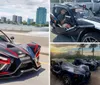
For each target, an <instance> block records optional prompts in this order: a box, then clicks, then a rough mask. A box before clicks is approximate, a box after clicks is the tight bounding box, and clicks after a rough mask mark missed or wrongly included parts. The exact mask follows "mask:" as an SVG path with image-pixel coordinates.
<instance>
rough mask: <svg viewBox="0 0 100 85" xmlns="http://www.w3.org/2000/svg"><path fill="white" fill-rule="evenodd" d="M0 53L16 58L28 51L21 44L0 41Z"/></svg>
mask: <svg viewBox="0 0 100 85" xmlns="http://www.w3.org/2000/svg"><path fill="white" fill-rule="evenodd" d="M0 53H3V54H5V55H9V56H13V57H15V58H18V55H20V54H28V52H27V51H26V50H25V49H24V48H23V47H22V46H21V45H15V44H12V43H8V42H3V43H1V42H0Z"/></svg>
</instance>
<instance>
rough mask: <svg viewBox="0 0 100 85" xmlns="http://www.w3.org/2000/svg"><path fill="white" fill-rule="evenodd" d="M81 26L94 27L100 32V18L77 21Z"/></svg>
mask: <svg viewBox="0 0 100 85" xmlns="http://www.w3.org/2000/svg"><path fill="white" fill-rule="evenodd" d="M77 22H78V24H79V25H94V27H95V28H96V29H99V30H100V18H99V17H88V18H79V19H77Z"/></svg>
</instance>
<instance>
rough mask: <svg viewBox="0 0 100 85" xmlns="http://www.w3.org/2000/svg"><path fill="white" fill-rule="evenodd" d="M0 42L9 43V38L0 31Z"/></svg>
mask: <svg viewBox="0 0 100 85" xmlns="http://www.w3.org/2000/svg"><path fill="white" fill-rule="evenodd" d="M0 42H10V40H9V38H8V37H7V36H6V35H5V34H4V33H3V32H2V31H0Z"/></svg>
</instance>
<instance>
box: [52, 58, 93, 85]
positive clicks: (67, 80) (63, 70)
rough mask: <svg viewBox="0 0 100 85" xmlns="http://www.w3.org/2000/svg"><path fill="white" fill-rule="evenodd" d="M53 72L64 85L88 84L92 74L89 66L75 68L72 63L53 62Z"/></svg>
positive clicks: (53, 60)
mask: <svg viewBox="0 0 100 85" xmlns="http://www.w3.org/2000/svg"><path fill="white" fill-rule="evenodd" d="M51 72H52V73H53V74H54V75H55V76H56V77H57V78H59V79H61V80H62V81H63V84H64V85H80V84H84V83H88V81H89V79H90V76H91V72H90V70H89V67H88V66H85V65H80V66H75V65H73V64H71V63H68V62H64V61H59V60H55V59H52V60H51Z"/></svg>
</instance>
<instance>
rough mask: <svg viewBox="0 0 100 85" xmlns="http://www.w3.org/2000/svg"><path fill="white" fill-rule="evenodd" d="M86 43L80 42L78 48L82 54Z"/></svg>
mask: <svg viewBox="0 0 100 85" xmlns="http://www.w3.org/2000/svg"><path fill="white" fill-rule="evenodd" d="M85 46H86V44H80V45H79V48H78V50H79V51H80V49H81V50H82V55H83V48H85Z"/></svg>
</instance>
